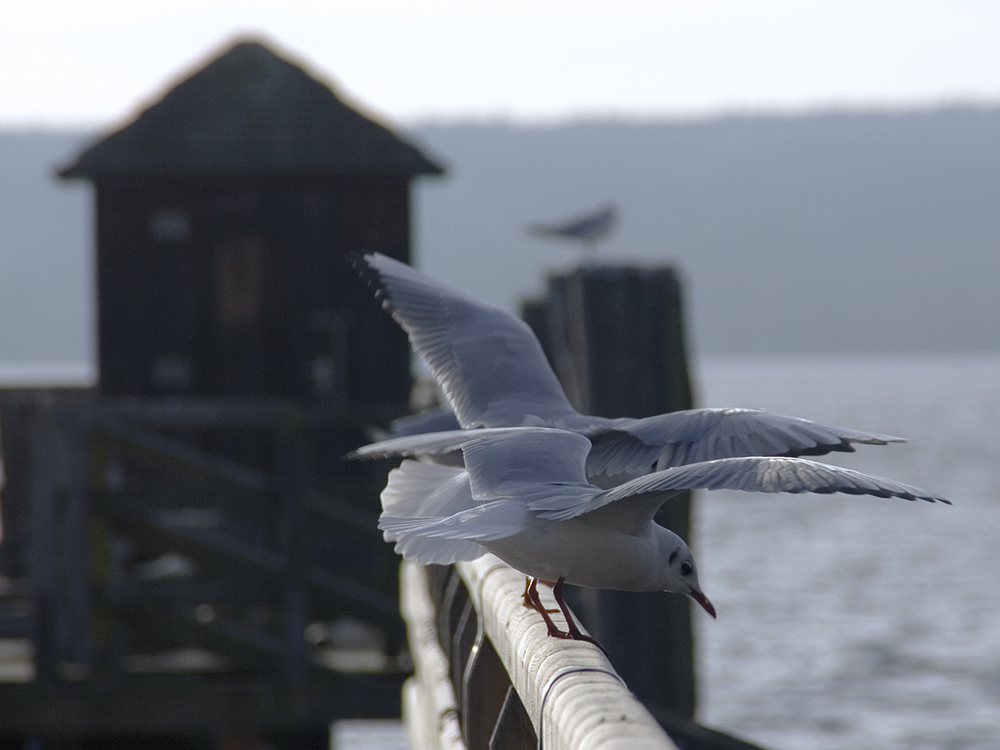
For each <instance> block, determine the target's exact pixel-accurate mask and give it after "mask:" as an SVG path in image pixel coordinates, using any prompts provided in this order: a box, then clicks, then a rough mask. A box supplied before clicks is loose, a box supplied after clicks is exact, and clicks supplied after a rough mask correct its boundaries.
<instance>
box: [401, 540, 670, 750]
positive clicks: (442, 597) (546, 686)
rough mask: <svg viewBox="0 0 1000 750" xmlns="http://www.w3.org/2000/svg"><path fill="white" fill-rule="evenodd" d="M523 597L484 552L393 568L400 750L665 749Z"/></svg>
mask: <svg viewBox="0 0 1000 750" xmlns="http://www.w3.org/2000/svg"><path fill="white" fill-rule="evenodd" d="M523 591H524V576H523V575H521V574H520V573H518V572H517V571H515V570H513V569H512V568H510V567H509V566H507V565H506V564H504V563H503V562H501V561H500V560H498V559H497V558H495V557H493V556H492V555H487V556H485V557H482V558H480V559H478V560H475V561H473V562H471V563H460V564H458V565H456V566H453V567H437V566H432V567H430V568H424V567H422V566H419V565H415V564H411V563H404V564H403V568H402V576H401V592H402V609H403V617H404V619H405V620H406V623H407V627H408V630H409V638H410V651H411V654H412V657H413V661H414V668H415V676H414V677H413V678H411V679H410V680H409V682H408V683H407V684H406V686H405V687H404V693H403V714H404V719H405V721H406V723H407V728H408V731H409V733H410V745H411V748H412V749H413V750H431V749H434V750H460V749H461V748H468V750H486V749H487V748H490V749H492V748H536V747H544V748H547V750H562V749H564V748H565V749H566V750H570V749H571V748H572V749H573V750H591V749H593V750H596V749H597V748H600V750H611V749H612V748H622V749H623V750H624V749H625V748H629V749H630V750H632V749H634V748H649V749H653V748H656V749H660V748H662V749H663V750H676V747H677V746H676V745H675V744H674V743H673V741H672V740H671V739H670V737H669V736H668V734H667V733H666V732H665V731H664V729H662V728H661V726H660V724H659V723H658V722H657V720H656V719H655V718H653V716H652V715H651V714H650V713H649V711H647V710H646V708H645V707H644V706H643V705H642V703H640V702H639V701H638V700H637V699H636V698H635V697H634V696H633V695H632V694H631V692H630V691H629V689H628V687H627V686H626V685H625V684H624V683H623V682H622V679H621V677H619V676H618V673H617V672H616V671H615V669H614V667H612V665H611V663H610V662H609V661H608V660H607V658H606V657H605V656H604V654H603V653H601V651H600V650H599V649H598V648H596V647H595V646H593V645H592V644H589V643H585V642H578V641H564V640H559V639H555V638H550V637H549V636H548V633H547V629H546V626H545V623H544V622H543V621H542V618H541V617H540V616H539V615H538V613H537V612H534V611H533V610H530V609H528V608H527V607H525V606H524V605H523V599H522V594H523ZM550 598H551V597H550ZM549 603H550V604H551V605H552V606H555V600H554V599H552V600H551V601H550V602H549Z"/></svg>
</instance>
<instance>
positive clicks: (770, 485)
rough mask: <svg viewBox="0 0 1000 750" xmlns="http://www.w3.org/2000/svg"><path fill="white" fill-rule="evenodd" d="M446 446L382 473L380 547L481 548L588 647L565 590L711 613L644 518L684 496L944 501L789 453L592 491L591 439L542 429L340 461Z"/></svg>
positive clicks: (693, 580)
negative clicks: (553, 605) (451, 462)
mask: <svg viewBox="0 0 1000 750" xmlns="http://www.w3.org/2000/svg"><path fill="white" fill-rule="evenodd" d="M455 449H461V451H462V454H463V456H464V459H465V468H464V469H463V468H460V467H454V466H445V465H441V464H435V463H431V462H428V461H414V460H409V459H407V460H404V461H403V463H402V464H401V465H400V466H399V468H397V469H393V470H392V471H391V472H390V473H389V481H388V484H387V485H386V488H385V490H384V491H383V492H382V515H381V517H380V519H379V528H381V529H382V531H383V535H384V537H385V539H386V541H390V542H394V543H395V550H396V552H397V553H399V554H401V555H403V557H404V558H406V559H411V560H415V561H417V562H420V563H423V564H432V563H434V564H439V565H447V564H451V563H453V562H456V561H458V560H472V559H475V558H477V557H479V556H481V555H483V554H484V553H486V552H491V553H493V554H494V555H496V556H497V557H499V558H500V559H502V560H504V561H505V562H506V563H508V564H509V565H510V566H511V567H513V568H515V569H516V570H519V571H520V572H522V573H524V574H525V575H526V576H528V577H529V579H530V583H529V585H528V587H527V588H526V591H525V598H526V602H527V603H530V606H532V607H533V608H535V609H536V610H538V612H539V613H540V614H541V616H542V617H543V618H544V620H545V622H546V625H547V627H548V632H549V635H550V636H554V637H557V638H573V639H576V640H588V641H591V642H594V641H593V639H591V638H590V637H589V636H586V635H585V634H583V633H582V632H581V631H580V630H579V628H578V627H577V626H576V624H575V623H574V621H573V617H572V615H571V614H570V611H569V610H568V609H567V607H566V604H565V601H564V600H563V595H562V587H563V584H564V583H569V584H575V585H577V586H586V587H592V588H604V589H617V590H622V591H669V592H675V593H680V594H684V595H686V596H689V597H691V598H692V599H693V600H694V601H696V602H697V603H698V604H700V605H701V606H702V608H703V609H704V610H705V611H706V612H707V613H708V614H709V615H711V616H712V617H715V608H714V607H713V606H712V603H711V602H710V601H709V600H708V597H706V596H705V594H704V593H703V592H702V589H701V584H700V583H699V581H698V569H697V565H696V564H695V560H694V556H693V555H692V554H691V550H690V549H689V548H688V546H687V544H685V543H684V540H683V539H681V538H680V537H679V536H677V535H676V534H674V533H673V532H672V531H669V530H668V529H666V528H664V527H662V526H660V525H659V524H657V523H656V522H654V521H653V516H654V515H655V514H656V512H657V510H659V508H660V506H662V505H663V503H664V502H666V501H667V500H669V499H670V498H671V497H673V496H674V495H677V494H678V493H680V492H682V491H684V490H693V489H708V490H716V489H730V490H744V491H747V492H787V493H804V492H811V493H820V494H830V493H836V492H840V493H846V494H852V495H874V496H876V497H899V498H903V499H906V500H926V501H927V502H931V503H933V502H941V503H948V504H950V503H949V501H948V500H946V499H945V498H943V497H941V496H939V495H935V494H932V493H929V492H927V491H925V490H921V489H917V488H915V487H910V486H908V485H905V484H901V483H899V482H894V481H892V480H889V479H883V478H881V477H876V476H870V475H867V474H862V473H860V472H857V471H851V470H850V469H842V468H839V467H835V466H827V465H825V464H821V463H817V462H815V461H810V460H807V459H803V458H787V457H762V456H749V457H742V458H722V459H716V460H714V461H703V462H699V463H693V464H688V465H686V466H679V467H673V468H669V469H665V470H662V471H656V472H653V473H651V474H647V475H645V476H642V477H639V478H637V479H633V480H631V481H628V482H625V483H623V484H621V485H619V486H617V487H613V488H611V489H601V488H599V487H597V486H595V485H593V484H591V483H590V482H588V481H587V474H586V463H587V460H588V455H589V454H590V452H591V443H590V441H589V440H588V439H587V438H585V437H584V436H583V435H580V434H579V433H576V432H568V431H566V430H558V429H552V428H545V427H515V428H494V429H482V430H457V431H451V432H441V433H428V434H422V435H410V436H406V437H401V438H394V439H391V440H387V441H382V442H379V443H374V444H371V445H367V446H364V447H362V448H360V449H358V450H357V451H355V452H353V453H352V454H349V457H350V458H386V457H392V456H414V455H434V454H437V453H442V452H448V451H453V450H455ZM539 581H545V582H548V583H551V584H554V589H553V593H554V594H555V597H556V601H557V603H558V604H559V607H560V609H561V610H562V613H563V616H564V617H565V619H566V623H567V630H566V631H563V630H560V629H559V628H558V627H557V626H556V625H555V623H554V622H553V621H552V619H551V617H549V614H548V612H547V611H546V609H545V607H544V606H543V605H542V603H541V600H540V599H539V596H538V591H537V587H538V583H539ZM597 645H598V646H599V645H600V644H597Z"/></svg>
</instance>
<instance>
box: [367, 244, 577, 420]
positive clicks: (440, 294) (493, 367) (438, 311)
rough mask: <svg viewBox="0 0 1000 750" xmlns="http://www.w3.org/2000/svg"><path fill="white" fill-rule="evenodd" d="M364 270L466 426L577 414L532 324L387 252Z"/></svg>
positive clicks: (372, 258) (376, 255) (370, 260)
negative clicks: (533, 330) (547, 358)
mask: <svg viewBox="0 0 1000 750" xmlns="http://www.w3.org/2000/svg"><path fill="white" fill-rule="evenodd" d="M360 265H361V270H362V272H363V274H364V275H365V276H366V277H367V280H368V281H369V283H370V284H371V286H372V287H373V288H375V291H376V295H377V296H379V297H380V298H381V300H382V305H383V307H385V308H386V310H388V311H389V312H390V313H391V314H392V316H393V318H394V319H395V320H396V322H397V323H399V325H400V326H402V328H403V329H404V330H405V331H406V333H407V335H408V336H409V338H410V343H411V345H412V346H413V349H414V351H416V352H417V353H418V354H419V355H420V356H421V357H422V358H423V360H424V362H426V363H427V366H428V367H429V368H430V370H431V372H432V373H433V374H434V377H435V378H436V379H437V381H438V383H439V384H440V385H441V387H442V389H443V390H444V392H445V395H446V396H447V398H448V402H449V403H450V404H451V406H452V408H453V409H454V410H455V414H456V416H457V417H458V421H459V423H460V424H461V425H462V426H463V427H491V426H509V425H519V424H524V420H525V417H527V416H528V415H534V416H536V417H538V418H540V419H542V420H548V419H554V418H558V417H560V416H564V415H575V414H576V412H575V411H574V409H573V407H572V406H570V404H569V401H568V400H567V399H566V395H565V394H564V393H563V390H562V386H560V385H559V381H558V379H557V378H556V376H555V373H554V372H552V368H551V367H550V366H549V363H548V360H546V358H545V354H544V353H543V352H542V347H541V345H540V344H539V343H538V339H537V338H535V335H534V333H532V331H531V329H530V328H529V327H528V325H527V324H526V323H525V322H524V321H522V320H520V319H519V318H517V317H515V316H514V315H511V314H510V313H509V312H507V311H506V310H504V309H503V308H500V307H496V306H494V305H491V304H489V303H487V302H484V301H482V300H479V299H476V298H475V297H472V296H470V295H467V294H464V293H463V292H460V291H458V290H457V289H454V288H452V287H449V286H448V285H446V284H442V283H441V282H440V281H437V280H436V279H433V278H431V277H430V276H426V275H425V274H422V273H420V272H419V271H417V270H416V269H414V268H412V267H411V266H408V265H406V264H405V263H400V262H399V261H397V260H393V259H392V258H388V257H386V256H384V255H381V254H379V253H371V254H368V255H365V256H364V257H363V258H362V259H361V261H360Z"/></svg>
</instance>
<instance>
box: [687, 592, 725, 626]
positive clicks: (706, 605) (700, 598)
mask: <svg viewBox="0 0 1000 750" xmlns="http://www.w3.org/2000/svg"><path fill="white" fill-rule="evenodd" d="M688 596H690V597H691V598H692V599H694V600H695V601H696V602H698V604H700V605H701V606H702V609H704V610H705V611H706V612H708V614H710V615H712V619H713V620H715V619H718V618H717V617H716V616H715V607H713V606H712V602H710V601H709V600H708V597H707V596H705V595H704V594H703V593H701V592H700V591H698V589H691V593H690V594H688Z"/></svg>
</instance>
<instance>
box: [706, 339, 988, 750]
mask: <svg viewBox="0 0 1000 750" xmlns="http://www.w3.org/2000/svg"><path fill="white" fill-rule="evenodd" d="M698 382H699V393H698V401H699V403H701V404H703V405H706V406H709V405H710V406H727V405H740V406H759V407H763V408H767V409H771V410H774V411H780V412H784V413H788V414H794V415H797V416H804V417H809V418H812V419H816V420H820V421H824V422H828V423H830V424H839V425H843V426H849V427H857V428H860V429H868V430H873V431H876V432H883V433H887V434H890V435H899V436H902V437H906V438H909V439H910V441H911V442H910V443H908V444H905V445H892V446H885V447H866V448H861V449H859V451H858V452H857V453H855V454H845V455H844V456H843V457H840V458H839V459H837V460H835V461H831V462H835V463H839V464H841V465H844V466H850V467H852V468H856V469H859V470H862V471H868V472H871V473H877V474H882V475H885V476H888V477H892V478H894V479H897V480H900V481H904V482H907V483H910V484H915V485H918V486H922V487H926V488H928V489H932V490H936V491H938V492H940V493H942V494H944V495H945V496H947V497H949V498H951V499H952V500H953V501H954V502H955V505H954V506H953V507H946V506H938V505H931V504H928V503H919V504H917V503H909V502H906V501H903V500H894V499H893V500H886V499H879V498H854V497H848V496H841V495H834V496H825V497H824V496H797V497H794V496H788V497H778V496H768V495H752V494H747V493H719V492H716V493H702V494H701V495H700V496H699V502H698V504H697V510H696V514H697V515H696V524H697V526H696V539H695V550H696V554H697V555H698V559H699V564H700V566H701V580H702V584H703V585H704V587H705V590H706V592H707V593H708V595H709V596H710V597H711V599H712V601H713V602H714V603H715V605H716V607H717V609H718V611H719V619H718V621H717V622H712V621H711V620H709V619H708V618H707V617H701V616H698V621H697V623H696V626H697V629H698V630H697V632H698V634H699V638H700V640H699V660H700V661H699V670H700V677H701V683H700V686H701V702H700V706H701V708H700V719H701V720H702V721H704V722H706V723H708V724H710V725H713V726H717V727H720V728H724V729H728V730H730V731H732V732H734V733H736V734H738V735H741V736H744V737H746V738H748V739H751V740H755V741H758V742H760V743H762V744H764V745H768V746H771V747H774V748H788V749H791V748H796V749H798V750H810V749H812V748H817V749H818V748H822V749H823V750H840V749H841V748H843V749H846V748H852V750H853V749H855V748H858V747H878V748H884V749H894V748H899V749H902V748H906V749H907V750H916V749H921V748H953V749H959V748H962V749H965V748H984V749H985V748H996V747H998V746H1000V586H998V580H1000V441H997V439H996V436H995V433H996V430H997V427H998V425H1000V355H981V356H972V355H967V356H956V355H948V356H945V355H941V356H905V357H904V356H900V357H860V356H859V357H843V356H841V357H767V358H726V359H721V358H720V359H708V360H706V361H704V362H703V363H702V364H701V367H700V368H699V371H698ZM821 460H827V458H826V457H824V458H823V459H821Z"/></svg>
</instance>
